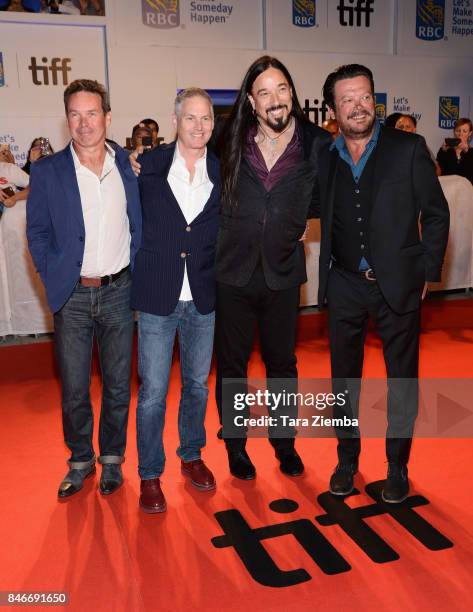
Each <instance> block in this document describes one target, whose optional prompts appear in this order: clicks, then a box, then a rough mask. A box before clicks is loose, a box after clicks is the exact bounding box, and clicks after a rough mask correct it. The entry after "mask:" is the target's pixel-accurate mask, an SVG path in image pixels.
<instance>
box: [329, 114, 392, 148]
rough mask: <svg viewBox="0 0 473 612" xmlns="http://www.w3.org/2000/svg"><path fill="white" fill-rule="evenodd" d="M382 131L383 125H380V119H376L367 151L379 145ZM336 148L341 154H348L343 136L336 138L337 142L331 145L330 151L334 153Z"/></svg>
mask: <svg viewBox="0 0 473 612" xmlns="http://www.w3.org/2000/svg"><path fill="white" fill-rule="evenodd" d="M380 131H381V124H380V123H379V120H378V119H375V122H374V130H373V134H372V136H371V138H370V139H369V141H368V143H367V145H366V147H365V151H366V150H369V149H371V148H373V147H374V146H375V145H376V144H377V142H378V138H379V133H380ZM335 147H336V148H337V150H338V152H339V153H341V152H342V151H347V152H348V149H347V145H346V142H345V138H344V136H343V134H339V135H338V136H337V137H336V138H335V140H334V141H333V142H332V144H331V145H330V151H333V149H334V148H335Z"/></svg>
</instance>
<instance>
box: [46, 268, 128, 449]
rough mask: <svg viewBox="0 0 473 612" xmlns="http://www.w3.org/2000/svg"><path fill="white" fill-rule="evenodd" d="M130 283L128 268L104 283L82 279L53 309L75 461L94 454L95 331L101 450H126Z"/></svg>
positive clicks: (66, 430)
mask: <svg viewBox="0 0 473 612" xmlns="http://www.w3.org/2000/svg"><path fill="white" fill-rule="evenodd" d="M130 287H131V281H130V273H129V272H127V273H125V274H123V275H122V276H120V278H118V279H117V280H116V281H115V282H114V283H111V284H110V285H107V286H104V287H98V288H94V287H82V286H81V285H79V284H78V285H77V286H76V288H75V289H74V292H73V293H72V295H71V297H70V298H69V300H68V301H67V302H66V304H65V305H64V306H63V307H62V308H61V310H59V312H57V313H56V314H55V315H54V331H55V334H54V340H55V350H56V357H57V361H58V364H59V369H60V374H61V383H62V423H63V429H64V441H65V443H66V445H67V446H68V447H69V449H70V451H71V461H88V460H90V459H91V458H92V457H93V456H94V449H93V444H92V434H93V426H94V417H93V413H92V405H91V402H90V392H89V387H90V368H91V362H92V345H93V338H94V335H95V336H96V338H97V345H98V350H99V359H100V368H101V372H102V383H103V392H102V409H101V413H100V427H99V447H100V455H102V456H104V455H111V456H118V457H121V456H123V454H124V452H125V446H126V430H127V424H128V407H129V403H130V365H131V351H132V342H133V313H132V311H131V310H130Z"/></svg>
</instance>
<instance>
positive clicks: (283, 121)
mask: <svg viewBox="0 0 473 612" xmlns="http://www.w3.org/2000/svg"><path fill="white" fill-rule="evenodd" d="M283 108H285V109H286V110H287V106H286V105H285V104H281V105H279V106H270V107H269V108H267V109H266V117H265V119H264V122H265V123H266V124H267V125H268V127H270V128H271V129H272V130H273V131H274V132H283V131H284V130H285V129H286V128H287V126H288V125H289V122H290V121H291V117H292V115H291V114H290V113H288V114H287V116H286V117H278V118H277V119H272V118H270V116H269V112H270V111H275V110H279V109H283Z"/></svg>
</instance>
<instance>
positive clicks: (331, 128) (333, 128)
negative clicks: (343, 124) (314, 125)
mask: <svg viewBox="0 0 473 612" xmlns="http://www.w3.org/2000/svg"><path fill="white" fill-rule="evenodd" d="M322 127H323V128H324V130H327V132H329V134H330V135H331V137H332V140H335V138H336V137H337V136H338V134H339V133H340V132H339V129H338V123H337V121H336V119H326V120H325V121H323V122H322Z"/></svg>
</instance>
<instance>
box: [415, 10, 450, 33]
mask: <svg viewBox="0 0 473 612" xmlns="http://www.w3.org/2000/svg"><path fill="white" fill-rule="evenodd" d="M444 22H445V0H417V7H416V37H417V38H420V40H442V38H443V28H444Z"/></svg>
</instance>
